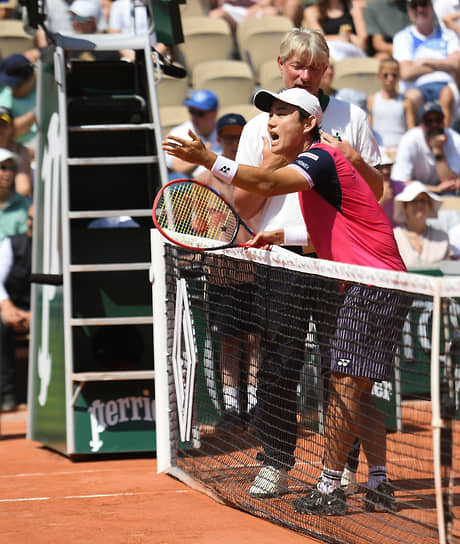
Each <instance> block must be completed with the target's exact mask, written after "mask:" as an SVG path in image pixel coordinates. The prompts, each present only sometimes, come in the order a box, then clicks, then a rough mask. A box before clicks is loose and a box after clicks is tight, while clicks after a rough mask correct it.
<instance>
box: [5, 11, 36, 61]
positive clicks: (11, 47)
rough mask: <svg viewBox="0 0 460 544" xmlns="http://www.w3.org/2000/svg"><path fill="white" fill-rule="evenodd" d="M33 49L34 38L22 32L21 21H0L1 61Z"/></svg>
mask: <svg viewBox="0 0 460 544" xmlns="http://www.w3.org/2000/svg"><path fill="white" fill-rule="evenodd" d="M33 47H35V42H34V38H33V36H30V35H29V34H27V33H26V32H25V31H24V28H23V26H22V21H19V20H16V19H2V20H0V57H1V58H2V59H5V58H6V57H8V56H10V55H12V54H14V53H24V51H27V50H28V49H32V48H33Z"/></svg>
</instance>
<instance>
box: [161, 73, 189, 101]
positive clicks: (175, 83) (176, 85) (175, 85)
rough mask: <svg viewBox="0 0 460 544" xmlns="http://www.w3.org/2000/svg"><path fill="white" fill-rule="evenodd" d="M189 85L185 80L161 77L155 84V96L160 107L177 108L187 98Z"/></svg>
mask: <svg viewBox="0 0 460 544" xmlns="http://www.w3.org/2000/svg"><path fill="white" fill-rule="evenodd" d="M188 89H189V84H188V80H187V78H182V79H179V78H175V77H169V76H165V75H162V76H161V80H160V82H159V83H158V84H157V96H158V102H159V104H160V107H163V106H177V105H180V104H182V103H183V101H184V100H185V98H186V96H187V91H188Z"/></svg>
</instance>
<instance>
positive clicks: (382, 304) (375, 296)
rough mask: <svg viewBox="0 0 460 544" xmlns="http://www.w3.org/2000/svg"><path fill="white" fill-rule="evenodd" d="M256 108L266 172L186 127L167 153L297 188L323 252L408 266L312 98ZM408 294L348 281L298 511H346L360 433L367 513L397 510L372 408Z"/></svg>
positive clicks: (268, 100)
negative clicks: (317, 451)
mask: <svg viewBox="0 0 460 544" xmlns="http://www.w3.org/2000/svg"><path fill="white" fill-rule="evenodd" d="M254 104H255V105H256V106H257V107H258V108H259V109H260V110H262V111H266V112H269V121H268V133H269V137H270V144H271V149H272V154H273V157H277V158H278V164H276V163H275V162H276V161H275V160H272V161H271V165H270V167H269V168H268V167H259V168H257V167H252V166H247V165H243V164H238V163H237V162H236V161H232V160H229V159H227V158H225V157H222V156H217V155H216V154H215V153H213V152H211V151H209V150H208V149H207V148H206V146H205V145H204V143H203V142H202V141H201V140H200V139H199V138H198V137H197V136H196V135H195V134H193V133H192V132H190V133H189V135H190V137H191V138H192V139H191V140H184V139H181V138H174V137H168V140H167V141H165V142H163V149H164V150H165V151H166V152H167V153H169V154H170V155H172V156H174V157H178V158H181V159H183V160H186V161H188V162H192V163H195V164H201V165H203V166H204V167H206V168H208V169H209V170H211V172H213V173H214V175H215V176H216V177H218V178H219V179H220V180H221V181H224V182H226V183H233V184H234V185H235V186H238V187H241V188H243V189H245V190H247V191H250V192H252V193H256V194H260V195H264V196H273V195H279V194H285V193H298V198H299V202H300V207H301V211H302V216H303V220H304V224H305V228H306V230H307V231H308V234H309V236H310V238H311V240H312V242H313V245H314V247H315V249H316V252H317V254H318V257H319V258H322V259H327V260H331V261H336V262H343V263H349V264H357V265H364V266H369V267H374V268H380V269H386V270H395V271H405V270H406V268H405V266H404V263H403V261H402V259H401V257H400V255H399V251H398V248H397V245H396V241H395V239H394V236H393V230H392V228H391V225H390V223H389V221H388V219H387V217H386V215H385V213H384V212H383V210H382V208H381V207H380V206H379V204H378V202H377V200H376V198H375V196H374V195H373V193H372V190H371V189H370V187H369V185H368V184H367V183H366V181H365V180H364V179H363V177H362V176H361V175H360V174H359V172H358V171H357V170H356V169H355V168H354V167H353V166H352V165H351V164H350V163H349V162H348V160H347V159H346V158H345V157H344V155H343V154H342V153H341V152H340V151H339V150H338V149H336V148H334V147H332V146H330V145H329V144H325V143H321V142H320V130H319V128H320V124H321V121H322V117H323V112H322V109H321V106H320V104H319V101H318V99H317V98H316V97H315V96H314V95H312V94H310V93H309V92H308V91H306V90H303V89H296V88H293V89H287V90H285V91H281V92H280V93H278V94H275V93H271V92H269V91H265V90H262V91H259V92H258V93H257V94H256V96H255V98H254ZM266 145H267V146H268V142H266ZM286 162H288V164H287V165H286V166H283V165H285V164H286ZM278 235H279V233H277V232H276V231H275V232H274V233H273V232H262V233H259V234H257V235H256V236H255V238H254V240H253V243H254V245H257V246H260V245H261V244H262V245H263V244H266V245H269V244H272V243H274V242H276V239H277V236H278ZM370 240H372V245H370V243H369V241H370ZM407 299H408V297H407V295H404V294H402V293H401V294H398V293H395V292H388V291H383V290H378V289H375V288H372V287H370V286H363V285H354V284H351V285H348V286H347V287H346V290H345V293H344V303H343V305H342V306H341V307H340V309H339V315H338V326H337V330H336V332H335V334H334V336H333V338H332V340H331V379H330V386H329V387H330V400H329V407H328V412H327V416H326V426H325V447H324V457H323V459H324V465H323V470H322V473H321V476H320V478H319V480H318V482H317V484H316V485H315V486H314V487H313V488H312V489H311V490H310V492H309V493H308V494H307V495H306V496H305V497H301V498H298V499H296V500H295V501H294V508H295V510H296V511H297V512H300V513H322V514H328V515H340V514H344V513H346V511H347V505H346V497H345V493H344V491H343V489H342V488H341V485H340V482H341V477H342V473H343V469H344V466H345V463H346V459H347V454H348V451H349V448H350V445H351V444H352V443H353V441H354V440H355V437H356V436H360V437H361V441H362V445H363V450H364V453H365V455H366V458H367V461H368V465H369V470H370V476H371V471H372V478H373V482H374V483H377V485H372V484H371V485H370V486H369V489H368V491H367V493H366V495H365V498H364V505H365V508H366V510H368V511H372V510H375V509H377V510H395V508H396V505H395V499H394V489H393V487H392V486H391V483H390V482H389V481H388V480H387V477H386V438H385V426H384V421H383V414H382V413H381V412H380V411H378V410H376V409H375V403H374V401H373V399H372V394H371V392H372V387H373V384H374V382H375V381H378V380H386V379H388V378H389V376H390V374H391V370H392V365H393V359H394V353H395V350H396V346H397V342H398V339H399V338H400V334H401V331H402V326H403V323H404V319H405V316H406V313H407V309H408V305H409V301H408V300H407ZM371 406H372V407H373V408H374V409H373V410H372V413H373V414H378V420H377V421H369V420H368V417H367V414H368V413H369V407H371ZM370 480H371V478H370Z"/></svg>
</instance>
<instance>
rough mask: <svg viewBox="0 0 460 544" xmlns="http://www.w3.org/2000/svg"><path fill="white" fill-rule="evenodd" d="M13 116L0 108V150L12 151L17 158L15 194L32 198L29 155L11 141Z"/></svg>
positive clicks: (22, 147)
mask: <svg viewBox="0 0 460 544" xmlns="http://www.w3.org/2000/svg"><path fill="white" fill-rule="evenodd" d="M13 135H14V126H13V114H12V112H11V110H10V109H9V108H5V107H3V106H0V148H4V149H8V150H9V151H12V152H13V153H14V154H15V155H16V156H17V157H18V168H17V171H16V176H15V178H14V183H15V189H16V192H17V193H19V194H20V195H24V196H26V197H29V198H30V197H32V180H31V168H30V155H29V151H28V150H27V148H26V147H25V146H24V145H22V144H20V143H19V142H15V141H14V140H13Z"/></svg>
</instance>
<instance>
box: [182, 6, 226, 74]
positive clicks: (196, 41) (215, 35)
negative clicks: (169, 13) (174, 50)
mask: <svg viewBox="0 0 460 544" xmlns="http://www.w3.org/2000/svg"><path fill="white" fill-rule="evenodd" d="M182 29H183V31H184V43H181V44H179V46H178V47H179V50H180V52H181V53H182V55H183V56H184V60H185V63H186V66H187V70H188V72H189V74H191V73H192V71H193V68H194V67H195V66H196V65H197V64H198V63H200V62H204V61H207V60H225V59H228V58H229V56H230V54H231V52H232V49H233V38H232V33H231V30H230V26H229V24H228V23H227V22H226V21H224V20H223V19H211V18H210V17H184V18H183V19H182Z"/></svg>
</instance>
